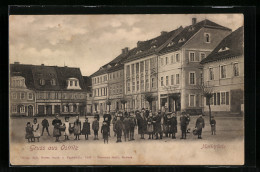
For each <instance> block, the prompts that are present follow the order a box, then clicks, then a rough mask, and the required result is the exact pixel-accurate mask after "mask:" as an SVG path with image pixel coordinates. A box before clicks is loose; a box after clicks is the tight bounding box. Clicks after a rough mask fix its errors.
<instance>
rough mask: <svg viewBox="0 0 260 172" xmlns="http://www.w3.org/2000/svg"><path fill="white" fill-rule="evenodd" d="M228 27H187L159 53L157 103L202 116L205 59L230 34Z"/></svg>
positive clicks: (204, 24)
mask: <svg viewBox="0 0 260 172" xmlns="http://www.w3.org/2000/svg"><path fill="white" fill-rule="evenodd" d="M230 32H231V30H230V29H229V28H226V27H223V26H220V25H218V24H216V23H214V22H212V21H209V20H203V21H201V22H198V23H197V22H196V18H193V19H192V25H190V26H187V27H185V28H184V29H183V30H182V31H181V33H179V34H178V35H177V36H176V37H175V38H173V39H172V40H171V41H170V42H169V43H168V45H167V46H165V47H164V48H163V49H162V50H160V52H159V57H158V64H159V65H158V85H159V87H158V100H159V101H158V103H159V106H160V108H161V109H164V110H166V111H187V112H188V113H190V114H193V113H194V114H198V113H202V109H203V100H204V98H203V96H202V94H201V93H200V92H201V91H200V87H199V86H198V85H201V84H202V81H203V71H202V68H203V67H202V65H201V64H200V61H201V60H203V59H204V58H205V57H206V56H207V55H209V54H210V52H211V51H212V50H213V49H214V48H215V47H216V46H217V45H218V43H219V42H220V41H221V40H222V39H223V38H224V37H225V36H226V35H228V34H229V33H230Z"/></svg>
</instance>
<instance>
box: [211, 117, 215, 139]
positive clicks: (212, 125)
mask: <svg viewBox="0 0 260 172" xmlns="http://www.w3.org/2000/svg"><path fill="white" fill-rule="evenodd" d="M210 125H211V135H213V134H214V135H216V120H215V119H214V116H212V117H211V120H210Z"/></svg>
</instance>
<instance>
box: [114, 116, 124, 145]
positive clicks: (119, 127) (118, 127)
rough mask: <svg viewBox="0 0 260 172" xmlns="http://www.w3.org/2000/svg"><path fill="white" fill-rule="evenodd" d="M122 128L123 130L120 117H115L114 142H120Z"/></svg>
mask: <svg viewBox="0 0 260 172" xmlns="http://www.w3.org/2000/svg"><path fill="white" fill-rule="evenodd" d="M122 130H123V121H122V120H121V119H120V117H117V118H116V122H115V131H116V136H117V141H116V142H122V140H121V137H122Z"/></svg>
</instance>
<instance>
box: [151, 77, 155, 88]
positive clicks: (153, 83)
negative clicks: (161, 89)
mask: <svg viewBox="0 0 260 172" xmlns="http://www.w3.org/2000/svg"><path fill="white" fill-rule="evenodd" d="M154 85H155V79H154V78H152V88H154Z"/></svg>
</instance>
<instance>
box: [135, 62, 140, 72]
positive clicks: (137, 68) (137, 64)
mask: <svg viewBox="0 0 260 172" xmlns="http://www.w3.org/2000/svg"><path fill="white" fill-rule="evenodd" d="M135 66H136V73H139V63H136V65H135Z"/></svg>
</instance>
